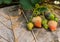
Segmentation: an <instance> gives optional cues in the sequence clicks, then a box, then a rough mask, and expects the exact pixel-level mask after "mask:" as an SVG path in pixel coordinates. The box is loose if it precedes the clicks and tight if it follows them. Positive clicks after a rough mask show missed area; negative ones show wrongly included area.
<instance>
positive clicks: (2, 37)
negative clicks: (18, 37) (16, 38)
mask: <svg viewBox="0 0 60 42" xmlns="http://www.w3.org/2000/svg"><path fill="white" fill-rule="evenodd" d="M0 37H1V38H3V39H4V40H6V41H7V42H10V41H9V40H7V39H5V38H4V37H3V36H1V35H0Z"/></svg>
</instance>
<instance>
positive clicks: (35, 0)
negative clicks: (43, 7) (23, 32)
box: [31, 0, 40, 5]
mask: <svg viewBox="0 0 60 42" xmlns="http://www.w3.org/2000/svg"><path fill="white" fill-rule="evenodd" d="M31 2H32V4H34V5H35V4H37V3H39V2H40V0H31Z"/></svg>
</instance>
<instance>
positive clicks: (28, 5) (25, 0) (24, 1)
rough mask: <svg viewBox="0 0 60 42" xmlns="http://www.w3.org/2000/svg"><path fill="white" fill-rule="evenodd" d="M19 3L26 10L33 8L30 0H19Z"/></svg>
mask: <svg viewBox="0 0 60 42" xmlns="http://www.w3.org/2000/svg"><path fill="white" fill-rule="evenodd" d="M19 3H20V4H21V6H22V7H23V9H24V10H31V9H33V6H32V4H31V1H30V0H19Z"/></svg>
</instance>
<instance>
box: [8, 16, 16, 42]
mask: <svg viewBox="0 0 60 42" xmlns="http://www.w3.org/2000/svg"><path fill="white" fill-rule="evenodd" d="M8 16H9V18H10V21H11V17H10V15H8ZM11 30H12V33H13V36H14V42H15V34H14V30H13V27H12V21H11Z"/></svg>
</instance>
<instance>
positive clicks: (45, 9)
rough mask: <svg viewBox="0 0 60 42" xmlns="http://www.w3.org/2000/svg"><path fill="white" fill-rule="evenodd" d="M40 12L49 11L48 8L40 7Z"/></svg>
mask: <svg viewBox="0 0 60 42" xmlns="http://www.w3.org/2000/svg"><path fill="white" fill-rule="evenodd" d="M38 10H39V11H40V12H45V11H47V8H46V7H40V8H38Z"/></svg>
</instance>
